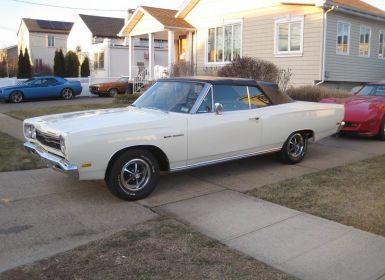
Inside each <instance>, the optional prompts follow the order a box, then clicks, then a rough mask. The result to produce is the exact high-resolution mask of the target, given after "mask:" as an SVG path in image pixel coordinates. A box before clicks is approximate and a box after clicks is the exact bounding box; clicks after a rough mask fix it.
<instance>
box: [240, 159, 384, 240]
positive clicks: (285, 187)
mask: <svg viewBox="0 0 385 280" xmlns="http://www.w3.org/2000/svg"><path fill="white" fill-rule="evenodd" d="M384 166H385V155H384V156H380V157H377V158H373V159H368V160H364V161H361V162H356V163H353V164H348V165H346V166H342V167H338V168H332V169H328V170H324V171H320V172H316V173H313V174H309V175H304V176H302V177H298V178H294V179H290V180H285V181H282V182H280V183H276V184H271V185H266V186H263V187H261V188H257V189H254V190H252V191H250V192H248V194H249V195H253V196H256V197H258V198H261V199H264V200H268V201H271V202H274V203H277V204H281V205H284V206H287V207H289V208H293V209H297V210H299V211H303V212H307V213H309V214H313V215H316V216H320V217H324V218H326V219H330V220H334V221H336V222H338V223H342V224H345V225H348V226H353V227H355V228H358V229H362V230H365V231H369V232H372V233H375V234H379V235H382V236H385V172H384Z"/></svg>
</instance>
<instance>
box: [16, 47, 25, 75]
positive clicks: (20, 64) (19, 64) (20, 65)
mask: <svg viewBox="0 0 385 280" xmlns="http://www.w3.org/2000/svg"><path fill="white" fill-rule="evenodd" d="M24 65H25V63H24V55H23V51H22V50H20V52H19V59H18V60H17V78H19V79H23V78H25V77H24V76H25V74H24V73H25V71H24V70H25V69H24V68H25V67H24Z"/></svg>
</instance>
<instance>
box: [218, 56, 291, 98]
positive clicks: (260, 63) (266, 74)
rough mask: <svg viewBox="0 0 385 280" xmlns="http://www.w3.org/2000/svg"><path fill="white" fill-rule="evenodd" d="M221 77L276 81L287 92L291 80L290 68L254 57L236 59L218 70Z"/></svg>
mask: <svg viewBox="0 0 385 280" xmlns="http://www.w3.org/2000/svg"><path fill="white" fill-rule="evenodd" d="M217 75H218V76H220V77H238V78H246V79H253V80H256V81H266V82H271V83H276V84H278V86H279V87H280V89H281V90H282V91H283V92H285V91H286V89H287V87H288V84H289V82H290V80H291V76H292V72H291V70H290V69H280V68H279V67H277V66H276V65H275V64H274V63H272V62H269V61H266V60H261V59H257V58H253V57H247V56H246V57H242V58H238V59H235V60H234V61H232V62H231V63H230V64H228V65H226V66H224V67H222V68H221V69H219V70H218V72H217Z"/></svg>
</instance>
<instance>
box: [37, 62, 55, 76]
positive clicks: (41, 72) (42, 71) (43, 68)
mask: <svg viewBox="0 0 385 280" xmlns="http://www.w3.org/2000/svg"><path fill="white" fill-rule="evenodd" d="M52 73H53V71H52V68H51V67H50V66H49V65H47V64H41V65H34V66H32V75H33V76H51V75H52Z"/></svg>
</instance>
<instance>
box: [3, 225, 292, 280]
mask: <svg viewBox="0 0 385 280" xmlns="http://www.w3.org/2000/svg"><path fill="white" fill-rule="evenodd" d="M0 279H3V280H5V279H12V280H17V279H30V280H35V279H36V280H37V279H43V280H44V279H197V280H198V279H199V280H200V279H221V280H222V279H250V280H251V279H259V280H263V279H266V280H267V279H269V280H274V279H294V278H291V277H290V276H288V275H286V274H284V273H282V272H280V271H277V270H275V269H273V268H271V267H269V266H267V265H265V264H262V263H260V262H258V261H256V260H254V259H252V258H249V257H246V256H244V255H241V254H240V253H238V252H236V251H234V250H231V249H230V248H228V247H226V246H224V245H222V244H220V243H218V242H216V241H214V240H211V239H209V238H207V237H205V236H203V235H201V234H199V233H195V232H192V231H191V230H190V229H189V228H187V227H186V226H184V225H182V224H180V223H178V222H176V221H174V220H171V219H157V220H153V221H150V222H146V223H142V224H139V225H137V226H136V227H134V228H133V229H131V230H128V231H124V232H121V233H118V234H115V235H113V236H111V237H108V238H106V239H103V240H98V241H95V242H91V243H89V244H87V245H84V246H81V247H78V248H76V249H74V250H70V251H68V252H66V253H62V254H59V255H56V256H53V257H51V258H47V259H44V260H41V261H38V262H35V263H32V264H29V265H26V266H22V267H19V268H16V269H13V270H10V271H7V272H4V273H2V274H0Z"/></svg>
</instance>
